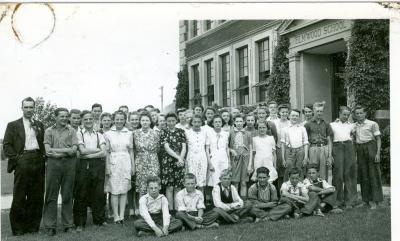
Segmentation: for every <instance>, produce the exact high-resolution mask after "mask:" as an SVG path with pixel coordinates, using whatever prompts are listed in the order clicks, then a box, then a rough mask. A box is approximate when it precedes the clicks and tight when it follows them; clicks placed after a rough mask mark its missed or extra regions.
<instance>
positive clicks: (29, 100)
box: [21, 97, 36, 106]
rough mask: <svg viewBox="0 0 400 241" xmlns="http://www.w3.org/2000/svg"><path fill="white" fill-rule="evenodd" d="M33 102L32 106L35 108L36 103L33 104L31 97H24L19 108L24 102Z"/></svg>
mask: <svg viewBox="0 0 400 241" xmlns="http://www.w3.org/2000/svg"><path fill="white" fill-rule="evenodd" d="M25 101H26V102H33V105H34V106H35V105H36V102H35V100H34V99H33V98H32V97H26V98H25V99H23V100H22V101H21V106H24V102H25Z"/></svg>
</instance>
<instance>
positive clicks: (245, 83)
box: [238, 47, 249, 105]
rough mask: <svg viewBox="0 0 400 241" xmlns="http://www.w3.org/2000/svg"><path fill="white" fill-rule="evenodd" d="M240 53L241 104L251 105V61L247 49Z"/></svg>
mask: <svg viewBox="0 0 400 241" xmlns="http://www.w3.org/2000/svg"><path fill="white" fill-rule="evenodd" d="M238 52H239V89H238V91H239V104H240V105H245V104H248V103H249V65H248V64H249V61H248V49H247V47H244V48H241V49H239V50H238Z"/></svg>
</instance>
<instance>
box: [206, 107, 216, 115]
mask: <svg viewBox="0 0 400 241" xmlns="http://www.w3.org/2000/svg"><path fill="white" fill-rule="evenodd" d="M208 110H212V111H213V112H214V114H215V112H216V111H215V109H214V108H213V107H211V106H209V107H207V108H206V109H205V110H204V114H205V113H206V112H207V111H208Z"/></svg>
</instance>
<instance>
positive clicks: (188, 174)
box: [184, 172, 196, 180]
mask: <svg viewBox="0 0 400 241" xmlns="http://www.w3.org/2000/svg"><path fill="white" fill-rule="evenodd" d="M186 179H194V180H196V176H195V175H194V174H193V173H190V172H188V173H186V174H185V177H184V180H186Z"/></svg>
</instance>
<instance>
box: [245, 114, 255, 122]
mask: <svg viewBox="0 0 400 241" xmlns="http://www.w3.org/2000/svg"><path fill="white" fill-rule="evenodd" d="M247 117H253V118H254V120H256V116H255V115H254V114H253V113H249V114H247V115H246V116H245V117H244V118H245V120H247Z"/></svg>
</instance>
